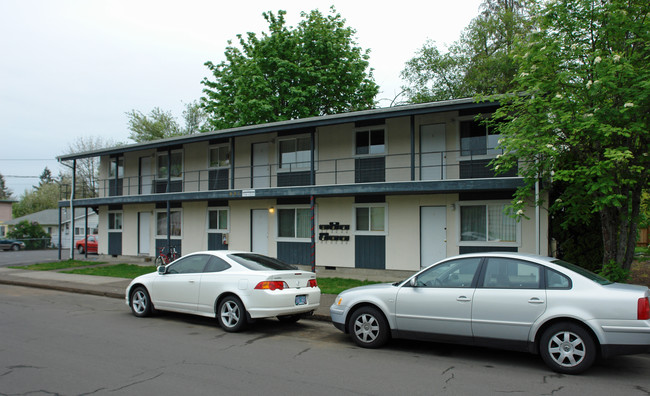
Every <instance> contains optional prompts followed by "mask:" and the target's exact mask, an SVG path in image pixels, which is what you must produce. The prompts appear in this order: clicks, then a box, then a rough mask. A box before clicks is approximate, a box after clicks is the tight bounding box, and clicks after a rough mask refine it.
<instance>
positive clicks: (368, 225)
mask: <svg viewBox="0 0 650 396" xmlns="http://www.w3.org/2000/svg"><path fill="white" fill-rule="evenodd" d="M354 210H355V227H354V230H355V231H356V232H357V234H364V233H365V234H383V233H385V232H386V229H387V227H386V205H385V204H381V205H368V206H365V205H364V206H357V207H355V208H354Z"/></svg>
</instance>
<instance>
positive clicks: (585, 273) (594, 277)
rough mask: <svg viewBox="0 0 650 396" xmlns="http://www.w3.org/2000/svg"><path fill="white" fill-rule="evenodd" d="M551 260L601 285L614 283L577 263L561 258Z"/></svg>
mask: <svg viewBox="0 0 650 396" xmlns="http://www.w3.org/2000/svg"><path fill="white" fill-rule="evenodd" d="M551 262H552V263H553V264H557V265H561V266H562V267H564V268H566V269H570V270H571V271H573V272H577V273H578V274H580V275H582V276H584V277H585V278H587V279H590V280H592V281H594V282H596V283H599V284H601V285H611V284H612V283H614V282H612V281H610V280H609V279H607V278H604V277H602V276H600V275H598V274H594V273H593V272H591V271H589V270H588V269H585V268H582V267H580V266H578V265H575V264H571V263H567V262H566V261H562V260H554V261H551Z"/></svg>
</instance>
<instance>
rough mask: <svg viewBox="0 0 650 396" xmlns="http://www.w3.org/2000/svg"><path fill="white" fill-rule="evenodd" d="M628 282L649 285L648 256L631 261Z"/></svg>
mask: <svg viewBox="0 0 650 396" xmlns="http://www.w3.org/2000/svg"><path fill="white" fill-rule="evenodd" d="M629 283H633V284H635V285H644V286H648V287H650V257H642V258H640V259H638V260H634V261H633V262H632V267H631V268H630V280H629Z"/></svg>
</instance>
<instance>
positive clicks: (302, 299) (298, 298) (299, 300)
mask: <svg viewBox="0 0 650 396" xmlns="http://www.w3.org/2000/svg"><path fill="white" fill-rule="evenodd" d="M296 305H307V296H296Z"/></svg>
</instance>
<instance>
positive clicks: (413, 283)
mask: <svg viewBox="0 0 650 396" xmlns="http://www.w3.org/2000/svg"><path fill="white" fill-rule="evenodd" d="M409 285H411V287H418V277H417V276H414V277H412V278H411V280H410V281H409Z"/></svg>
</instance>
